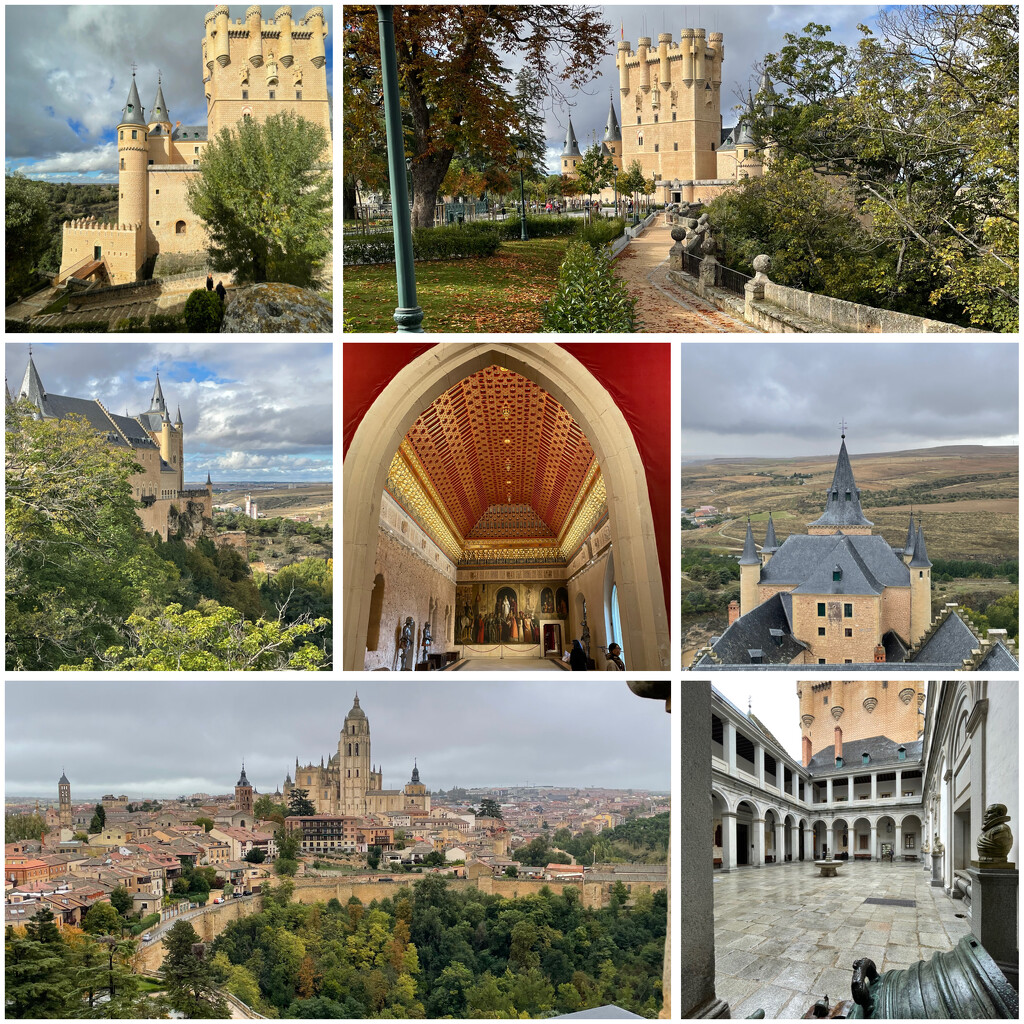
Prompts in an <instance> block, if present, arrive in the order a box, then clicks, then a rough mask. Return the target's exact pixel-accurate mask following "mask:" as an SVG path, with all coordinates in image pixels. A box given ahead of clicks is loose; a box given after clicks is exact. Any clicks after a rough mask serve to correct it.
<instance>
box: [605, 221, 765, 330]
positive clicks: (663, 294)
mask: <svg viewBox="0 0 1024 1024" xmlns="http://www.w3.org/2000/svg"><path fill="white" fill-rule="evenodd" d="M670 230H671V229H670V227H669V225H668V224H666V223H665V216H664V214H660V215H659V216H658V219H657V220H656V221H655V222H654V223H653V224H652V225H651V226H650V227H649V228H648V229H647V230H646V231H645V232H644V233H643V234H642V235H641V236H640V237H639V238H635V239H633V241H632V242H630V243H629V245H627V246H626V248H625V249H623V250H622V252H621V254H620V255H619V256H618V258H617V259H616V260H615V273H616V275H617V276H618V277H619V278H620V279H621V280H623V281H625V282H626V285H627V287H628V288H629V290H630V292H631V293H632V294H633V295H635V296H636V297H637V299H638V302H637V307H636V309H637V314H638V315H639V317H640V320H641V321H642V323H643V327H642V331H643V333H645V334H659V333H662V332H667V333H670V334H727V333H734V332H737V333H752V334H757V333H760V332H758V331H757V329H756V328H755V327H751V326H750V324H747V323H744V322H743V321H742V320H740V319H738V318H737V317H734V316H730V315H729V314H728V313H723V312H721V310H718V309H715V307H714V306H712V305H709V304H708V303H706V302H705V301H704V300H703V299H701V298H700V297H699V296H697V295H694V294H692V293H691V292H688V291H686V289H684V288H680V287H679V286H678V285H676V284H673V283H672V282H671V281H669V279H668V251H669V249H671V248H672V236H671V235H670V234H669V232H670Z"/></svg>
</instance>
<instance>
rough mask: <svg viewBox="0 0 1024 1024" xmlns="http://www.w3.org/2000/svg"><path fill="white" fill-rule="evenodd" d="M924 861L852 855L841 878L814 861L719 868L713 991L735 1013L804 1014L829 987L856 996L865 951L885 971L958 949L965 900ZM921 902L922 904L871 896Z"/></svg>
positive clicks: (835, 995)
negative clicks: (934, 883)
mask: <svg viewBox="0 0 1024 1024" xmlns="http://www.w3.org/2000/svg"><path fill="white" fill-rule="evenodd" d="M929 878H930V874H929V873H926V872H925V871H924V869H923V868H922V866H921V865H920V864H908V865H902V864H873V863H865V862H862V861H861V862H858V861H852V862H848V863H845V864H843V865H842V867H840V868H839V876H838V877H837V878H821V877H820V876H819V874H818V868H816V867H815V866H814V864H813V863H811V862H806V863H799V864H779V865H771V866H767V867H763V868H759V869H755V868H739V869H738V870H736V871H730V872H728V873H726V874H722V873H721V872H717V871H716V872H715V875H714V893H715V971H716V982H715V989H716V991H717V993H718V996H719V998H721V999H724V1000H726V1001H727V1002H728V1003H729V1007H730V1010H731V1011H732V1016H733V1018H740V1017H747V1016H749V1015H750V1014H752V1013H753V1012H754V1011H755V1010H758V1009H763V1010H764V1011H765V1015H766V1016H767V1017H770V1018H775V1017H790V1018H792V1017H797V1018H799V1017H802V1016H803V1015H804V1013H805V1012H806V1011H807V1010H809V1009H810V1008H811V1007H812V1006H813V1005H814V1003H815V1002H816V1001H817V1000H818V999H820V998H821V997H822V996H824V995H827V996H828V997H829V1000H830V1002H832V1003H835V1002H836V1001H837V1000H840V999H849V998H850V976H851V973H852V970H853V962H854V960H856V959H857V958H858V957H863V956H866V957H870V958H871V959H872V960H874V962H875V966H876V967H877V968H878V970H879V972H881V971H888V970H892V969H896V968H906V967H907V966H909V965H910V964H911V963H914V962H916V961H918V960H927V959H929V958H930V957H931V956H932V954H933V953H935V952H938V951H939V950H948V949H952V948H953V946H955V945H956V943H957V942H959V941H960V939H961V938H962V937H963V936H964V935H966V934H967V933H968V932H969V931H970V926H969V925H968V923H967V919H966V917H963V918H958V917H957V916H956V915H957V914H963V913H965V911H964V906H963V904H962V903H960V902H957V901H954V900H951V899H949V897H947V896H946V895H945V894H944V893H943V891H942V889H941V888H932V887H931V886H930V885H929ZM869 897H881V898H886V899H902V900H915V901H916V903H917V906H916V907H892V906H889V907H887V906H880V905H878V904H871V903H865V902H864V900H865V899H867V898H869Z"/></svg>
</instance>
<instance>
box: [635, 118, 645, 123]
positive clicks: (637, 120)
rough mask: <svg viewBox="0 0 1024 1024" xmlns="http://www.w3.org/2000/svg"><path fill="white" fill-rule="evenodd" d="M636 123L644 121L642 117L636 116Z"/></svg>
mask: <svg viewBox="0 0 1024 1024" xmlns="http://www.w3.org/2000/svg"><path fill="white" fill-rule="evenodd" d="M636 123H637V124H643V123H644V122H643V119H642V118H639V117H638V118H637V119H636Z"/></svg>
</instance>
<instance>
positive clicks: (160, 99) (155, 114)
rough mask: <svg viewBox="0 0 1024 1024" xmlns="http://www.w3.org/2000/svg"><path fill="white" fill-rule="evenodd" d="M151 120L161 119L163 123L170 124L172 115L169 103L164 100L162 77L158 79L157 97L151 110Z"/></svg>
mask: <svg viewBox="0 0 1024 1024" xmlns="http://www.w3.org/2000/svg"><path fill="white" fill-rule="evenodd" d="M149 119H150V121H159V122H161V123H163V122H166V123H167V124H170V122H171V115H170V114H169V113H168V112H167V104H166V103H165V102H164V87H163V85H161V84H160V79H157V83H156V99H155V100H153V107H152V109H151V110H150V112H149Z"/></svg>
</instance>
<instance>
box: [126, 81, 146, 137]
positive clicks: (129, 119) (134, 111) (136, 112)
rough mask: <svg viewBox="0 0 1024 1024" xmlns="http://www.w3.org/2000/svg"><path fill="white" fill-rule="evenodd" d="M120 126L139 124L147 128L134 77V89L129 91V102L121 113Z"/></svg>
mask: <svg viewBox="0 0 1024 1024" xmlns="http://www.w3.org/2000/svg"><path fill="white" fill-rule="evenodd" d="M119 124H137V125H139V126H140V127H142V128H145V127H146V119H145V118H144V117H143V116H142V103H141V102H140V100H139V90H138V89H137V88H136V87H135V76H134V75H132V87H131V89H129V90H128V102H127V103H125V105H124V109H123V110H122V111H121V120H120V122H119Z"/></svg>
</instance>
